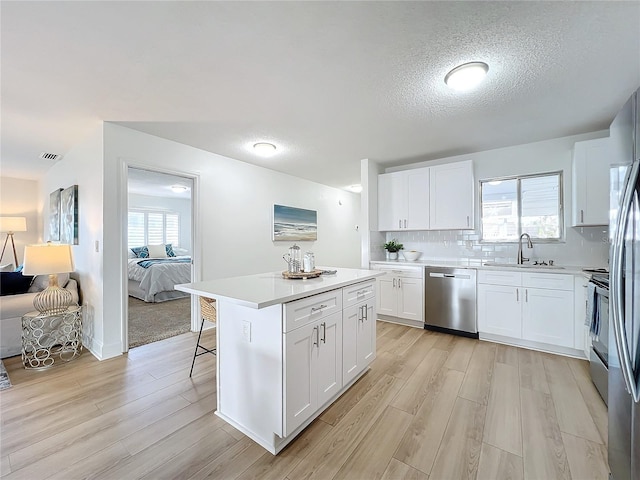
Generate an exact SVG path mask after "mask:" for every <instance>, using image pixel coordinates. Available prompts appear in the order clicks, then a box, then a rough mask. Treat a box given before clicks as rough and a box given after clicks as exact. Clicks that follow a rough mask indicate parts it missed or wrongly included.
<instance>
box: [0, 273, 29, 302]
mask: <svg viewBox="0 0 640 480" xmlns="http://www.w3.org/2000/svg"><path fill="white" fill-rule="evenodd" d="M32 280H33V277H32V276H31V275H22V273H21V272H0V296H3V297H4V296H5V295H19V294H21V293H27V291H28V290H29V286H30V285H31V281H32Z"/></svg>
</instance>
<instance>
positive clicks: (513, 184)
mask: <svg viewBox="0 0 640 480" xmlns="http://www.w3.org/2000/svg"><path fill="white" fill-rule="evenodd" d="M480 217H481V241H482V242H494V243H516V242H517V241H518V238H519V237H520V235H521V234H522V233H528V234H529V235H530V236H531V239H532V240H533V241H534V243H535V242H544V243H547V242H558V241H562V240H563V238H564V215H563V198H562V172H549V173H540V174H536V175H520V176H513V177H501V178H493V179H487V180H481V181H480ZM543 267H544V265H543Z"/></svg>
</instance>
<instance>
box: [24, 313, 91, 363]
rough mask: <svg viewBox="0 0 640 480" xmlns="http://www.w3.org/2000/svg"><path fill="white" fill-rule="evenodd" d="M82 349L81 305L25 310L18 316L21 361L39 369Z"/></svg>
mask: <svg viewBox="0 0 640 480" xmlns="http://www.w3.org/2000/svg"><path fill="white" fill-rule="evenodd" d="M80 353H82V307H80V306H78V305H73V306H71V307H69V308H67V310H66V311H65V312H62V313H57V314H46V313H40V312H29V313H27V314H25V315H23V316H22V364H23V365H24V368H28V369H35V370H42V369H45V368H49V367H52V366H53V365H54V363H55V362H68V361H70V360H73V359H74V358H76V357H78V356H80Z"/></svg>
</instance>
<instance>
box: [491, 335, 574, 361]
mask: <svg viewBox="0 0 640 480" xmlns="http://www.w3.org/2000/svg"><path fill="white" fill-rule="evenodd" d="M480 340H487V341H490V342H494V343H502V344H504V345H511V346H514V347H521V348H527V349H529V350H536V351H538V352H546V353H554V354H556V355H564V356H566V357H573V358H579V359H580V360H586V359H587V358H586V357H585V355H584V351H583V350H577V349H575V348H569V347H561V346H558V345H549V344H547V343H540V342H532V341H530V340H523V339H520V338H510V337H503V336H501V335H494V334H492V333H480Z"/></svg>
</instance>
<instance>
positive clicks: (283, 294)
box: [175, 267, 384, 308]
mask: <svg viewBox="0 0 640 480" xmlns="http://www.w3.org/2000/svg"><path fill="white" fill-rule="evenodd" d="M322 270H337V272H336V273H335V274H333V275H324V274H323V275H320V276H319V277H317V278H309V279H306V280H289V279H285V278H283V277H282V272H268V273H259V274H256V275H246V276H242V277H229V278H220V279H217V280H209V281H204V282H196V283H183V284H180V285H176V286H175V289H176V290H180V291H182V292H187V293H191V294H194V295H201V296H205V297H212V298H215V299H218V300H226V301H229V302H232V303H236V304H238V305H244V306H246V307H251V308H264V307H268V306H271V305H277V304H280V303H286V302H291V301H293V300H298V299H300V298H304V297H308V296H311V295H316V294H318V293H323V292H327V291H329V290H333V289H336V288H342V287H345V286H347V285H352V284H354V283H358V282H363V281H365V280H370V279H372V278H375V277H378V276H380V275H384V273H383V272H380V271H376V270H359V269H354V268H335V267H322Z"/></svg>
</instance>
